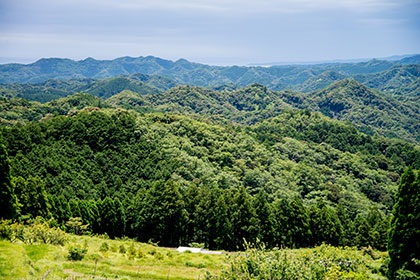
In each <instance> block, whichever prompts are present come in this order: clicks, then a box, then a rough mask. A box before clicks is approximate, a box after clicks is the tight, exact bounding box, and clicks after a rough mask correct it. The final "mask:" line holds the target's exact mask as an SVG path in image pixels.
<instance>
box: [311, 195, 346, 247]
mask: <svg viewBox="0 0 420 280" xmlns="http://www.w3.org/2000/svg"><path fill="white" fill-rule="evenodd" d="M309 217H310V224H311V232H312V242H313V244H314V245H319V244H321V243H322V242H326V243H328V244H331V245H338V243H339V241H340V236H341V232H342V227H341V224H340V220H339V219H338V217H337V215H336V213H335V212H334V211H332V210H331V209H329V208H328V207H327V206H326V205H325V204H324V203H323V202H318V203H317V205H312V206H311V207H310V208H309Z"/></svg>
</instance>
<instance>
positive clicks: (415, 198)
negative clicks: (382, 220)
mask: <svg viewBox="0 0 420 280" xmlns="http://www.w3.org/2000/svg"><path fill="white" fill-rule="evenodd" d="M419 173H420V172H418V173H417V178H416V175H415V174H414V172H413V170H412V169H411V167H408V168H407V170H405V172H404V174H403V175H402V176H401V181H400V184H399V185H398V191H397V193H396V195H395V201H396V203H395V205H394V209H393V214H394V215H393V217H392V220H391V228H390V233H389V239H388V251H389V256H390V258H391V262H390V272H391V277H395V273H396V271H397V270H398V269H402V268H403V269H408V270H411V271H413V272H415V273H418V274H420V266H419V265H416V264H415V262H414V261H413V259H417V260H420V226H419V225H420V175H419Z"/></svg>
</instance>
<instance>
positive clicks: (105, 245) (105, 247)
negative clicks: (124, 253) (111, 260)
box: [99, 242, 109, 252]
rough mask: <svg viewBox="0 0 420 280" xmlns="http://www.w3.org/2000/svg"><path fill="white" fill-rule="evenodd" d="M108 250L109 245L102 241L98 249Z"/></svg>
mask: <svg viewBox="0 0 420 280" xmlns="http://www.w3.org/2000/svg"><path fill="white" fill-rule="evenodd" d="M108 250H109V245H108V243H106V242H102V244H101V247H99V251H101V252H107V251H108Z"/></svg>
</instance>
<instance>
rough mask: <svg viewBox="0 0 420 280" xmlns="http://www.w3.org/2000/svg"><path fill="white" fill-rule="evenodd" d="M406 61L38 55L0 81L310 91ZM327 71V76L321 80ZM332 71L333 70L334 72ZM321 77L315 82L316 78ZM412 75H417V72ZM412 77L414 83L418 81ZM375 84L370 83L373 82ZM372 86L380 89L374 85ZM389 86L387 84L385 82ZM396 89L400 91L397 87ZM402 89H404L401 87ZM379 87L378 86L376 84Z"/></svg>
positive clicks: (0, 69) (3, 68) (415, 60)
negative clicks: (144, 82) (141, 81)
mask: <svg viewBox="0 0 420 280" xmlns="http://www.w3.org/2000/svg"><path fill="white" fill-rule="evenodd" d="M409 64H420V55H415V56H411V57H405V58H403V59H400V60H394V61H386V60H378V59H373V60H370V61H367V62H359V63H330V64H318V65H287V66H273V67H246V66H210V65H205V64H200V63H193V62H189V61H187V60H185V59H179V60H177V61H171V60H165V59H161V58H158V57H153V56H147V57H121V58H117V59H114V60H95V59H93V58H87V59H84V60H80V61H74V60H70V59H61V58H43V59H40V60H38V61H36V62H34V63H32V64H27V65H24V64H4V65H0V83H5V84H10V83H39V82H43V81H46V80H48V79H83V78H95V79H103V78H110V77H115V76H121V75H125V76H127V75H130V74H133V73H141V74H146V75H159V76H161V77H166V78H167V79H170V80H172V81H173V82H174V83H176V84H188V85H193V86H202V87H214V86H220V85H224V84H235V85H237V86H239V87H244V86H247V85H250V84H253V83H260V84H263V85H265V86H267V87H268V88H270V89H274V90H283V89H287V88H289V89H293V90H299V91H311V90H315V89H320V88H322V87H325V86H327V85H329V84H331V83H332V82H335V81H337V78H334V77H332V76H334V75H335V76H336V77H341V78H350V77H355V76H357V79H358V80H359V81H362V80H364V82H363V83H368V82H369V78H371V79H375V77H374V74H376V73H380V72H383V71H387V70H389V69H391V68H392V67H397V68H398V67H400V68H401V71H404V69H403V68H404V67H407V65H409ZM325 72H327V73H329V75H330V77H329V79H330V80H328V79H327V80H322V77H323V76H326V74H325ZM334 72H335V73H334ZM366 75H367V77H364V76H366ZM320 77H321V80H322V81H320V82H319V83H318V82H317V80H319V79H320ZM415 79H417V80H418V79H419V77H418V76H417V77H416V78H415ZM417 80H416V81H414V84H416V83H417V82H418V81H417ZM394 82H395V83H396V85H397V86H394V87H393V89H394V91H393V92H392V93H397V94H400V93H404V94H406V93H407V91H410V92H411V91H413V90H417V89H418V88H417V86H415V87H414V88H413V83H411V84H410V85H408V86H407V85H406V84H405V83H404V82H401V79H400V80H399V81H393V83H394ZM373 84H375V83H373ZM377 87H380V86H379V85H377ZM391 87H392V86H391ZM400 88H401V90H400ZM407 88H408V90H407ZM378 89H379V88H378Z"/></svg>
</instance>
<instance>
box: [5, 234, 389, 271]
mask: <svg viewBox="0 0 420 280" xmlns="http://www.w3.org/2000/svg"><path fill="white" fill-rule="evenodd" d="M70 247H78V248H86V249H87V253H86V255H85V256H84V258H83V260H81V261H70V260H68V258H67V256H68V252H69V248H70ZM283 253H284V254H287V265H286V266H285V268H286V269H287V270H285V271H284V273H286V272H288V271H289V272H292V270H293V267H295V268H296V271H300V272H301V273H303V272H302V271H304V270H305V269H307V270H308V275H309V274H310V273H312V272H313V271H315V270H316V269H318V270H319V264H320V263H323V262H325V261H329V262H330V265H329V267H327V268H326V269H325V271H323V273H324V274H322V275H324V276H321V278H314V279H384V278H383V277H382V276H381V275H380V273H379V270H380V267H381V265H382V263H383V260H384V259H385V258H386V257H387V253H381V252H377V251H373V250H357V249H352V248H344V249H340V248H335V247H331V246H326V245H323V246H321V247H317V248H313V249H298V250H282V251H281V253H280V254H283ZM275 254H278V253H275V252H272V251H262V250H256V251H255V250H254V251H250V252H248V253H247V254H246V255H245V254H241V255H230V256H227V255H206V254H200V253H199V254H194V253H187V252H186V253H179V252H177V251H175V250H173V249H166V248H159V247H155V246H153V245H150V244H145V243H139V242H133V241H131V240H110V239H105V238H101V237H89V236H76V235H69V241H68V242H67V243H66V245H65V246H59V245H51V244H32V245H26V244H24V243H23V242H21V241H16V242H14V243H11V242H10V241H5V240H4V241H0V279H23V278H25V279H41V278H42V277H43V276H44V275H45V274H46V273H47V272H48V275H47V277H46V279H57V278H60V279H76V278H77V279H88V278H90V279H91V278H93V277H95V279H205V278H206V274H207V272H209V273H210V274H211V275H213V276H212V277H211V278H217V279H234V278H235V277H234V276H233V275H231V273H234V274H236V275H237V276H238V275H240V274H242V275H243V276H245V274H243V273H244V272H243V271H242V270H243V269H244V268H245V267H247V266H249V265H251V266H252V267H253V269H256V268H257V267H259V269H260V270H261V273H265V272H266V271H269V270H270V269H272V268H274V269H275V270H277V271H278V269H279V267H281V265H282V263H284V260H285V259H284V256H283V255H279V256H280V258H277V259H278V261H277V264H276V262H275V261H274V260H275V258H276V256H275ZM267 260H268V262H267ZM343 261H345V262H354V264H353V266H352V269H351V270H347V271H346V269H345V268H346V267H340V265H341V264H342V263H343ZM274 264H275V265H274ZM232 265H233V266H232ZM341 266H342V265H341ZM353 267H354V269H353ZM232 269H233V270H232ZM314 269H315V270H314ZM227 272H229V273H227ZM246 273H249V270H248V268H247V272H246ZM294 274H296V273H294ZM218 275H220V278H219V276H218ZM270 275H271V274H270ZM231 276H233V278H232V277H231ZM343 277H344V278H343ZM252 278H254V277H252ZM244 279H247V278H246V277H245V278H244ZM261 279H264V278H261ZM287 279H288V278H287ZM291 279H292V278H291Z"/></svg>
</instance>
